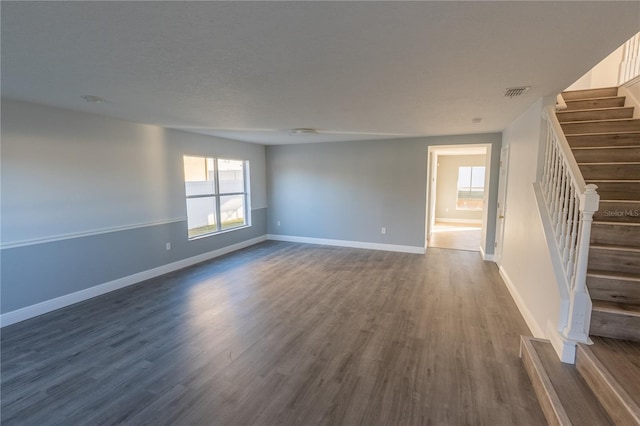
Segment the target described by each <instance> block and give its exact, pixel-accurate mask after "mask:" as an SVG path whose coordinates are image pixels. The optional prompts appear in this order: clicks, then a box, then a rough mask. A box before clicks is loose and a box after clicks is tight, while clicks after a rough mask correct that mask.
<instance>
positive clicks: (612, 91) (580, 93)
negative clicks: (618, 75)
mask: <svg viewBox="0 0 640 426" xmlns="http://www.w3.org/2000/svg"><path fill="white" fill-rule="evenodd" d="M612 96H618V88H617V87H602V88H597V89H583V90H570V91H565V92H562V97H563V99H564V100H565V102H566V101H571V100H589V99H594V98H602V97H612Z"/></svg>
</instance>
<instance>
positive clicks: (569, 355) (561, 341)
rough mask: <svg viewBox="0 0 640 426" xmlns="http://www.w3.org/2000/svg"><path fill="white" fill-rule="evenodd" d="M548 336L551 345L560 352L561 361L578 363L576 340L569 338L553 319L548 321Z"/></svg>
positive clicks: (557, 352)
mask: <svg viewBox="0 0 640 426" xmlns="http://www.w3.org/2000/svg"><path fill="white" fill-rule="evenodd" d="M547 337H548V338H549V341H550V342H551V346H553V349H554V350H555V351H556V354H558V357H559V358H560V361H562V362H565V363H567V364H575V363H576V346H577V345H576V342H575V340H567V339H566V338H565V337H564V336H562V334H560V332H559V331H558V330H557V328H556V327H555V326H554V325H553V321H551V320H549V321H547Z"/></svg>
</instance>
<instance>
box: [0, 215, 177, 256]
mask: <svg viewBox="0 0 640 426" xmlns="http://www.w3.org/2000/svg"><path fill="white" fill-rule="evenodd" d="M186 220H187V217H186V216H184V217H174V218H172V219H164V220H156V221H152V222H144V223H135V224H132V225H122V226H113V227H111V228H102V229H95V230H93V231H84V232H73V233H69V234H59V235H52V236H50V237H41V238H32V239H27V240H21V241H13V242H8V243H2V244H1V245H0V249H2V250H4V249H10V248H16V247H24V246H32V245H35V244H42V243H52V242H54V241H62V240H71V239H73V238H82V237H90V236H93V235H100V234H108V233H111V232H119V231H129V230H131V229H138V228H146V227H149V226H157V225H166V224H168V223H176V222H185V221H186Z"/></svg>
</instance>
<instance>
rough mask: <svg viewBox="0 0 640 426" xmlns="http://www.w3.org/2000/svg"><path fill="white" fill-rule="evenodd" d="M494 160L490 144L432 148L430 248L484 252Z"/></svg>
mask: <svg viewBox="0 0 640 426" xmlns="http://www.w3.org/2000/svg"><path fill="white" fill-rule="evenodd" d="M490 157H491V156H490V145H486V144H477V145H457V146H437V147H430V148H429V159H428V161H429V174H428V179H429V184H428V185H427V187H428V197H427V226H426V228H427V235H426V246H427V247H428V248H445V249H454V250H468V251H478V252H479V251H482V245H483V241H482V239H483V235H486V231H485V229H486V218H487V214H486V204H487V197H488V187H489V172H490V170H489V168H490ZM485 188H486V190H485Z"/></svg>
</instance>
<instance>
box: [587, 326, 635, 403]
mask: <svg viewBox="0 0 640 426" xmlns="http://www.w3.org/2000/svg"><path fill="white" fill-rule="evenodd" d="M592 340H593V345H592V346H591V347H590V349H591V351H592V352H593V353H594V355H595V356H596V357H598V359H599V360H600V361H601V362H602V363H603V364H604V365H605V366H606V367H607V370H609V372H610V373H611V375H612V376H613V378H614V379H616V381H617V382H618V383H619V384H620V386H622V388H623V389H624V390H625V391H626V392H627V394H628V395H629V396H630V397H631V398H632V399H633V401H634V402H635V404H636V406H638V405H640V342H632V341H630V340H621V339H611V338H607V337H598V336H594V337H593V338H592ZM638 414H639V415H640V413H638Z"/></svg>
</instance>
